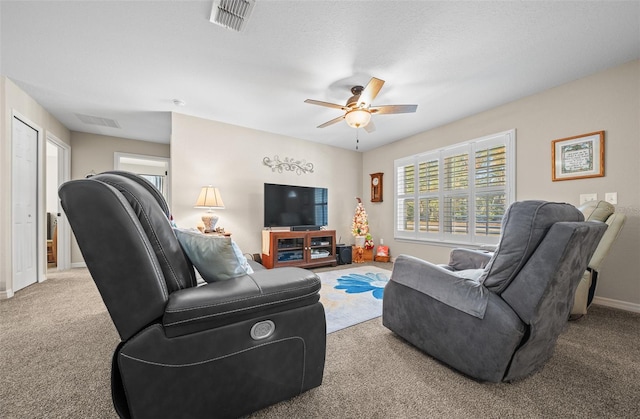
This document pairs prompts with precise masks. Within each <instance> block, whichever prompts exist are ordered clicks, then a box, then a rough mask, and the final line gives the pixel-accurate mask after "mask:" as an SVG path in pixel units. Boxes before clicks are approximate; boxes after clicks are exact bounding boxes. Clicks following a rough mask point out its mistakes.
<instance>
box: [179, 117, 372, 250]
mask: <svg viewBox="0 0 640 419" xmlns="http://www.w3.org/2000/svg"><path fill="white" fill-rule="evenodd" d="M276 155H277V156H280V159H281V160H282V159H284V158H287V157H288V158H293V159H296V160H306V161H307V162H310V163H313V166H314V172H313V173H307V174H300V175H297V174H295V173H294V172H291V171H283V172H282V173H279V172H277V171H276V172H274V171H272V170H271V169H270V168H269V167H267V166H265V165H264V164H263V163H262V160H263V158H264V157H269V158H271V159H273V158H274V156H276ZM171 165H172V203H171V208H172V210H173V213H174V216H175V220H176V222H177V224H178V226H180V227H187V228H189V227H196V226H197V224H198V223H200V222H201V221H200V216H201V214H202V212H203V210H201V209H195V208H193V206H194V204H195V202H196V198H197V197H198V193H199V192H200V188H201V187H202V186H203V185H207V184H212V185H214V186H216V187H218V188H219V189H220V194H221V195H222V199H223V201H224V204H225V208H224V209H221V210H216V213H217V214H218V215H219V216H220V221H219V222H218V225H219V226H221V227H224V228H225V230H226V231H228V232H230V233H232V235H233V236H232V237H233V239H234V240H235V241H236V242H237V243H238V245H239V246H240V248H241V249H242V251H243V252H244V253H251V254H253V253H260V249H261V231H262V229H263V218H264V216H263V188H264V186H263V185H264V183H280V184H290V185H302V186H316V187H327V188H328V189H329V228H330V229H334V230H336V231H337V232H336V235H337V238H340V237H342V241H343V242H347V243H351V242H352V238H351V234H350V230H351V217H352V216H353V211H354V209H355V207H356V200H355V197H356V196H360V194H361V193H362V192H361V187H362V186H361V181H360V180H361V178H362V156H361V154H360V153H358V152H355V151H349V150H345V149H341V148H336V147H330V146H326V145H322V144H317V143H313V142H308V141H302V140H298V139H295V138H290V137H284V136H281V135H276V134H270V133H267V132H263V131H256V130H252V129H248V128H242V127H238V126H235V125H228V124H223V123H220V122H214V121H209V120H205V119H200V118H195V117H190V116H186V115H181V114H173V117H172V134H171Z"/></svg>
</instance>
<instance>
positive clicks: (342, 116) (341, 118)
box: [318, 115, 344, 128]
mask: <svg viewBox="0 0 640 419" xmlns="http://www.w3.org/2000/svg"><path fill="white" fill-rule="evenodd" d="M343 119H344V115H340V116H339V117H337V118H333V119H332V120H331V121H327V122H325V123H324V124H322V125H318V128H324V127H328V126H329V125H333V124H335V123H336V122H340V121H342V120H343Z"/></svg>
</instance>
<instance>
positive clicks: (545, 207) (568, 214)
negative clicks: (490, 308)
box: [479, 201, 584, 294]
mask: <svg viewBox="0 0 640 419" xmlns="http://www.w3.org/2000/svg"><path fill="white" fill-rule="evenodd" d="M559 221H584V216H583V215H582V213H581V212H580V211H579V210H578V209H577V208H576V207H574V206H573V205H570V204H561V203H553V202H546V201H522V202H515V203H514V204H512V205H511V206H510V207H509V209H508V210H507V213H506V214H505V215H504V218H503V220H502V236H501V238H500V243H499V244H498V249H497V250H496V252H495V253H494V254H493V257H492V258H491V260H490V261H489V263H488V264H487V266H486V268H485V271H484V274H483V275H482V276H481V277H480V279H479V282H480V283H483V284H484V286H485V287H487V288H488V289H489V290H491V291H493V292H495V293H497V294H500V293H501V292H502V291H504V290H505V289H506V288H507V287H508V286H509V283H510V282H511V281H512V280H513V278H515V276H516V275H517V274H518V272H520V270H521V269H522V266H523V264H524V263H525V262H526V261H527V260H528V259H529V257H530V256H531V254H533V252H534V251H535V250H536V248H537V247H538V245H539V244H540V241H541V240H542V239H543V238H544V236H545V235H546V234H547V231H548V230H549V228H550V227H551V226H552V225H553V224H554V223H557V222H559Z"/></svg>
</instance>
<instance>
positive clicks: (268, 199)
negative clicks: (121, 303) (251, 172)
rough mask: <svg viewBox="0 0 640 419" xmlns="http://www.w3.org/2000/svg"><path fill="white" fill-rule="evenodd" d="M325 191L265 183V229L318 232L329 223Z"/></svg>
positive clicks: (324, 189) (307, 187)
mask: <svg viewBox="0 0 640 419" xmlns="http://www.w3.org/2000/svg"><path fill="white" fill-rule="evenodd" d="M327 198H328V193H327V188H314V187H309V186H292V185H278V184H274V183H265V184H264V226H265V227H292V229H295V230H311V229H318V228H319V227H321V226H326V225H327V224H328V214H327V212H328V209H329V205H328V202H327Z"/></svg>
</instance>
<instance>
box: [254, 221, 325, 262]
mask: <svg viewBox="0 0 640 419" xmlns="http://www.w3.org/2000/svg"><path fill="white" fill-rule="evenodd" d="M262 264H263V265H264V266H265V267H267V268H269V269H271V268H280V267H283V266H298V267H301V268H315V267H318V266H327V265H331V266H336V264H337V260H336V232H335V230H314V231H269V230H263V231H262Z"/></svg>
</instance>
